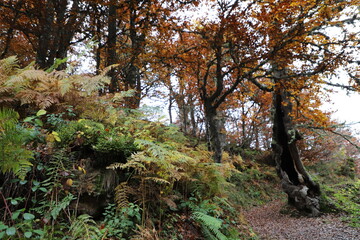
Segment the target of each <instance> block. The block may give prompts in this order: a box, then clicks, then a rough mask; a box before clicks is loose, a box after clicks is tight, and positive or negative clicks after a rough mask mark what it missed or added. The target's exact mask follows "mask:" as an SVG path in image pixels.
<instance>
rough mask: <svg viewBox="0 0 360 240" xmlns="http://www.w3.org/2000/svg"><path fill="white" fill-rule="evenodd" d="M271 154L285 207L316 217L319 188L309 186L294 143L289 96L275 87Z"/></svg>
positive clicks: (294, 130) (296, 134)
mask: <svg viewBox="0 0 360 240" xmlns="http://www.w3.org/2000/svg"><path fill="white" fill-rule="evenodd" d="M273 106H274V115H273V142H272V148H273V154H274V160H275V162H276V168H277V171H278V175H279V177H280V178H281V186H282V188H283V190H284V191H285V193H286V194H287V195H288V200H289V203H290V204H292V205H294V206H295V207H296V208H297V209H298V210H300V211H306V212H310V213H311V215H312V216H317V215H318V214H319V213H320V212H319V197H320V187H319V185H318V184H316V183H315V182H313V181H312V180H311V178H310V176H309V175H308V173H307V172H306V170H305V168H304V167H303V164H302V162H301V160H300V156H299V151H298V148H297V147H296V141H297V140H299V139H300V135H299V133H298V132H297V131H296V129H295V128H294V126H293V123H292V119H291V115H290V114H291V112H292V105H291V102H290V99H289V93H288V92H287V91H286V90H285V89H281V87H277V89H276V90H275V92H274V97H273Z"/></svg>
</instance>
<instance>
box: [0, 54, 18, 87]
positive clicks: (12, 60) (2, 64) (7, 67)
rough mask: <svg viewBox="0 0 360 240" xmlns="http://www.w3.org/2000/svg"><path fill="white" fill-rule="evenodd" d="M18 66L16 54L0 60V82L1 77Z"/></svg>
mask: <svg viewBox="0 0 360 240" xmlns="http://www.w3.org/2000/svg"><path fill="white" fill-rule="evenodd" d="M18 68H19V65H18V59H17V57H16V56H10V57H8V58H5V59H2V60H0V82H1V80H2V79H3V78H5V77H6V76H9V75H11V74H12V73H13V72H14V71H16V70H17V69H18Z"/></svg>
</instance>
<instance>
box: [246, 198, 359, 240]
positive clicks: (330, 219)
mask: <svg viewBox="0 0 360 240" xmlns="http://www.w3.org/2000/svg"><path fill="white" fill-rule="evenodd" d="M283 206H284V203H283V202H281V201H280V200H276V201H273V202H271V203H269V204H267V205H265V206H261V207H256V208H253V209H251V210H249V211H247V212H246V213H245V217H246V218H247V220H248V221H249V223H250V225H251V226H252V228H253V230H254V231H255V232H256V233H257V234H258V235H259V236H260V239H264V240H285V239H286V240H295V239H296V240H360V229H358V228H352V227H349V226H347V225H345V224H344V223H342V222H341V221H340V219H339V217H337V216H334V215H322V216H321V217H318V218H310V217H304V216H301V217H292V216H290V215H289V214H281V213H280V209H281V208H282V207H283Z"/></svg>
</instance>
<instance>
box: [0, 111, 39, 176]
mask: <svg viewBox="0 0 360 240" xmlns="http://www.w3.org/2000/svg"><path fill="white" fill-rule="evenodd" d="M18 117H19V115H18V113H17V112H15V111H14V110H11V109H0V170H1V171H2V172H3V173H5V172H12V173H14V174H15V175H16V176H18V177H19V178H21V179H23V178H24V177H25V175H26V173H27V172H28V169H29V167H30V166H32V164H31V162H30V160H31V159H33V153H32V152H31V151H29V150H27V149H26V148H25V147H23V145H24V144H25V134H24V132H23V131H22V129H21V128H20V127H17V125H16V123H17V119H18Z"/></svg>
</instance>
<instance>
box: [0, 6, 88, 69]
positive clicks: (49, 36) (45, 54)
mask: <svg viewBox="0 0 360 240" xmlns="http://www.w3.org/2000/svg"><path fill="white" fill-rule="evenodd" d="M86 6H87V5H86V4H85V3H84V1H81V0H75V1H71V3H70V1H68V0H49V1H34V0H30V1H22V0H19V1H8V0H5V1H3V2H2V3H1V4H0V11H1V12H2V17H0V22H1V24H3V25H4V26H5V27H6V28H7V33H6V37H5V38H6V40H5V47H4V49H3V50H2V51H3V52H2V57H5V56H9V53H11V54H14V53H15V54H18V51H19V50H21V49H22V48H20V49H17V48H15V47H17V46H19V45H13V43H12V42H13V41H15V42H16V43H17V42H19V40H20V39H21V40H22V42H23V44H24V45H25V46H24V47H29V46H30V48H31V50H32V51H33V52H34V53H35V56H31V55H32V54H29V56H28V57H34V58H35V60H36V63H37V65H38V66H39V67H40V68H43V69H45V68H49V67H50V66H52V65H53V64H54V62H55V59H64V58H66V57H67V52H68V50H69V46H70V45H71V44H72V40H73V38H74V36H75V34H76V33H78V32H80V27H81V24H82V22H83V20H84V17H85V14H83V13H84V12H85V10H86ZM80 39H81V38H80ZM78 40H79V39H78ZM19 55H21V52H19ZM64 66H65V65H64V64H63V65H62V66H61V67H60V68H64Z"/></svg>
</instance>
